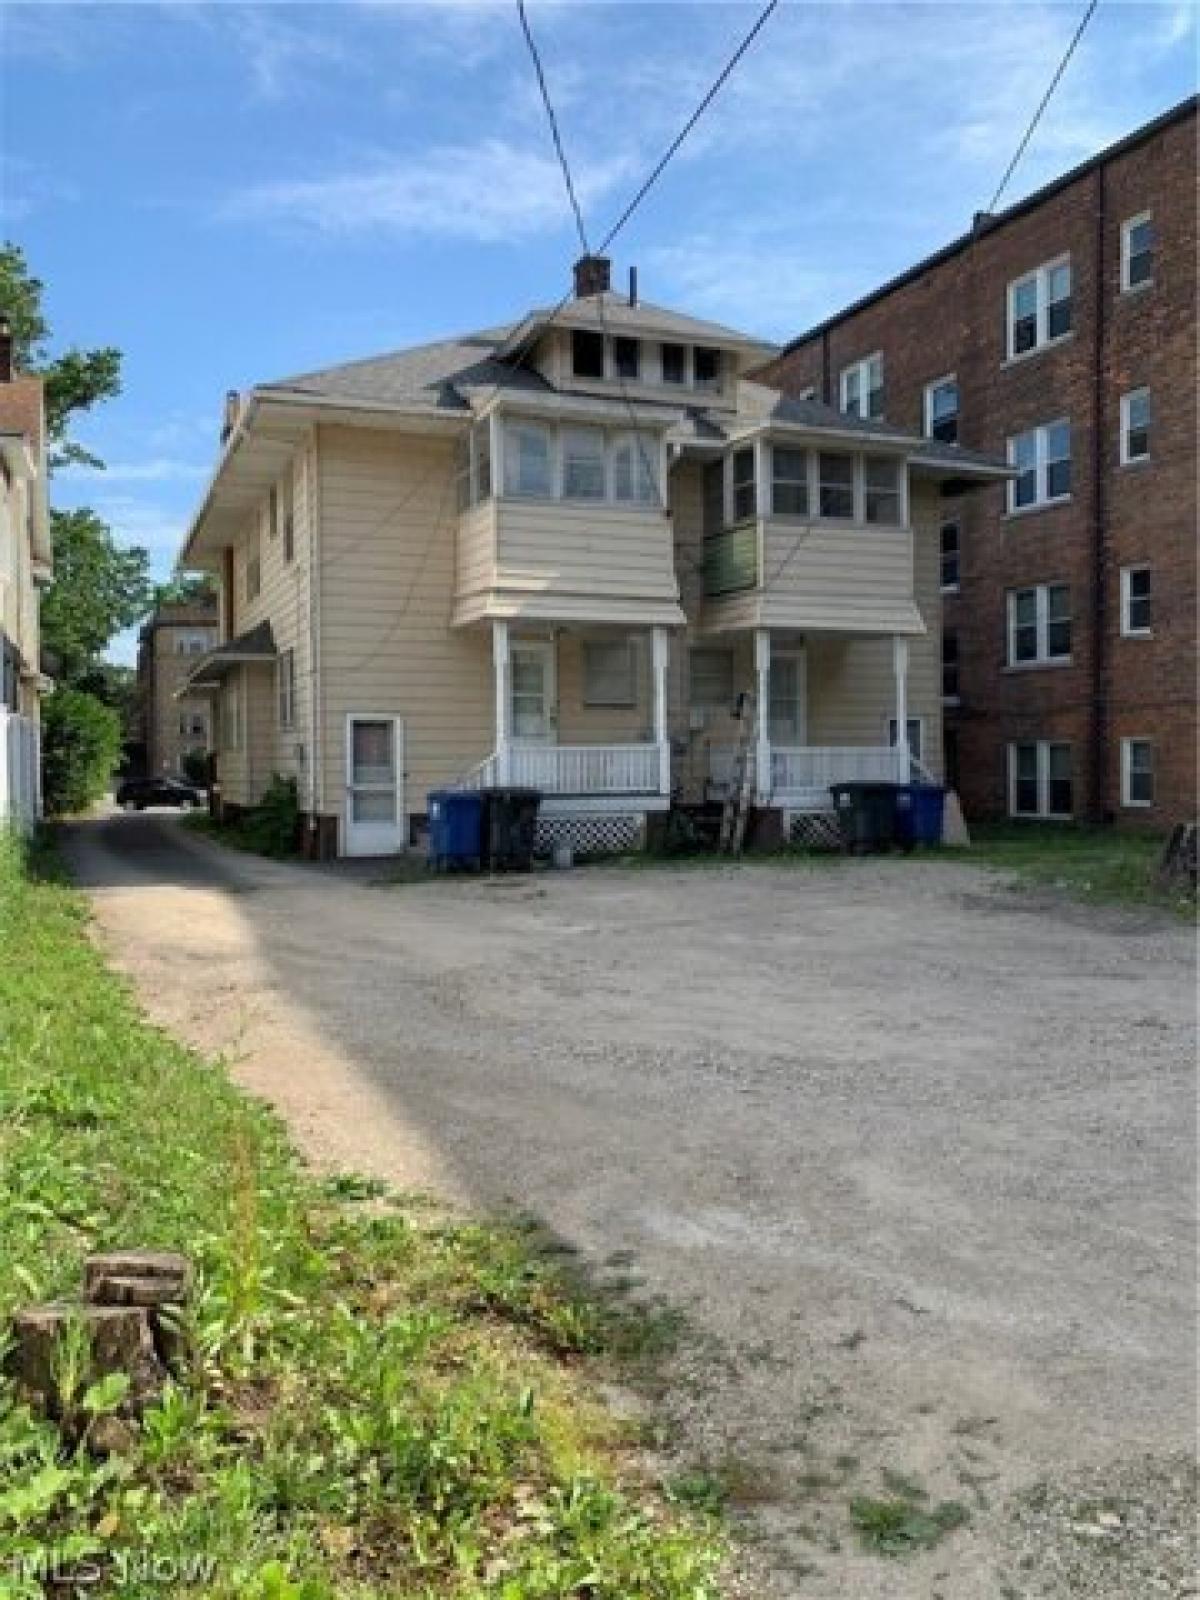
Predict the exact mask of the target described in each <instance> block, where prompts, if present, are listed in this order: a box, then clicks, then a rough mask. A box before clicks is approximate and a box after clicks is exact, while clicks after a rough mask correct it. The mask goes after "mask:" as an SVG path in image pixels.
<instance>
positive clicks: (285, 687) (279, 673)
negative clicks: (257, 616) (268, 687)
mask: <svg viewBox="0 0 1200 1600" xmlns="http://www.w3.org/2000/svg"><path fill="white" fill-rule="evenodd" d="M285 667H290V669H291V670H290V672H288V671H286V670H285ZM275 713H276V716H277V717H278V719H279V726H280V727H281V728H294V727H295V726H296V652H295V650H294V649H293V648H292V647H291V646H289V647H288V648H287V649H286V650H281V651H280V652H279V658H278V661H277V662H276V665H275Z"/></svg>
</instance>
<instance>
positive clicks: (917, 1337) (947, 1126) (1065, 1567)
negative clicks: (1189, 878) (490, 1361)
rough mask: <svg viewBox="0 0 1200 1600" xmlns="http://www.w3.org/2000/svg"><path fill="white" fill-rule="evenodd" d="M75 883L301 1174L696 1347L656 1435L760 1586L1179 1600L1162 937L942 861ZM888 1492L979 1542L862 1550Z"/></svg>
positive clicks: (1177, 1198) (1188, 1555) (150, 840)
mask: <svg viewBox="0 0 1200 1600" xmlns="http://www.w3.org/2000/svg"><path fill="white" fill-rule="evenodd" d="M69 848H70V853H71V856H72V859H73V863H74V866H75V869H76V871H77V873H78V876H79V878H80V880H81V881H82V882H83V883H84V884H85V885H86V886H87V887H88V888H89V889H90V890H91V892H92V894H93V896H94V902H95V905H96V908H97V913H98V917H99V921H100V925H101V928H102V930H103V933H104V935H105V939H106V943H107V945H108V947H109V949H110V950H111V952H112V954H113V956H114V958H115V959H116V961H117V962H118V964H119V965H122V966H123V967H125V968H126V969H127V970H128V971H130V972H131V973H132V975H133V976H134V978H135V980H136V982H137V984H138V986H139V992H140V993H141V996H142V998H143V1000H144V1002H145V1003H146V1004H147V1006H148V1007H149V1009H150V1010H151V1011H152V1013H154V1014H155V1015H156V1016H157V1017H158V1018H159V1019H160V1020H162V1021H164V1022H165V1023H167V1024H168V1025H170V1026H172V1027H174V1028H175V1029H176V1030H177V1031H179V1032H181V1033H183V1034H185V1035H186V1036H188V1037H190V1038H192V1039H193V1040H195V1041H196V1042H198V1043H200V1044H202V1045H205V1046H208V1047H217V1048H222V1049H225V1050H228V1051H229V1052H230V1053H231V1054H232V1055H233V1057H234V1058H235V1061H236V1070H237V1072H238V1075H239V1076H240V1077H241V1078H242V1080H243V1081H245V1082H246V1083H247V1084H249V1085H250V1086H252V1087H254V1088H255V1089H257V1090H258V1091H259V1092H262V1093H265V1094H267V1095H269V1096H270V1097H271V1098H273V1099H274V1100H275V1101H276V1102H277V1103H278V1104H279V1105H280V1107H281V1109H282V1110H283V1111H284V1113H285V1114H286V1115H287V1116H288V1118H289V1120H290V1121H291V1123H292V1125H293V1127H294V1129H295V1130H296V1133H297V1136H298V1137H299V1139H300V1140H301V1142H302V1143H303V1144H305V1145H306V1147H307V1148H308V1149H309V1150H310V1152H311V1153H313V1154H314V1155H315V1156H316V1157H317V1158H318V1159H323V1160H328V1161H332V1162H335V1163H338V1164H340V1165H344V1166H350V1167H354V1168H356V1169H358V1170H374V1171H378V1172H380V1173H382V1174H384V1175H386V1176H389V1177H391V1178H392V1179H394V1180H396V1181H398V1182H399V1183H401V1184H404V1185H410V1186H421V1187H428V1186H433V1187H436V1188H438V1189H440V1190H441V1191H442V1192H444V1193H446V1194H448V1195H450V1196H452V1197H454V1198H455V1199H457V1200H460V1201H463V1202H465V1203H468V1204H471V1205H476V1206H480V1207H485V1208H490V1207H495V1206H503V1205H515V1206H517V1207H519V1208H521V1209H522V1210H524V1211H529V1212H532V1213H534V1214H536V1215H537V1216H538V1217H539V1218H540V1219H542V1220H543V1221H544V1222H545V1223H546V1224H548V1226H549V1227H550V1228H552V1229H553V1230H554V1231H555V1232H556V1233H558V1234H559V1235H561V1236H562V1237H563V1239H564V1240H565V1241H566V1242H567V1243H568V1244H570V1245H571V1246H574V1247H575V1248H577V1249H578V1250H579V1251H580V1253H581V1255H582V1257H583V1259H584V1260H585V1261H586V1262H587V1263H588V1264H589V1265H590V1266H591V1267H593V1268H594V1269H596V1270H597V1271H598V1272H600V1273H601V1274H602V1275H603V1274H605V1273H608V1274H614V1273H620V1274H622V1275H627V1276H632V1277H634V1278H636V1279H638V1280H639V1281H640V1282H641V1283H642V1284H643V1285H644V1287H645V1289H646V1290H647V1291H649V1292H651V1293H653V1294H656V1295H663V1296H665V1297H666V1298H667V1299H668V1300H669V1302H670V1303H671V1304H673V1305H675V1306H677V1307H679V1308H680V1309H682V1310H683V1311H684V1312H685V1313H686V1314H687V1317H688V1319H689V1323H690V1326H691V1330H692V1331H691V1333H690V1335H689V1337H688V1338H687V1339H685V1341H684V1346H683V1351H682V1353H681V1355H680V1356H679V1357H678V1358H677V1359H676V1361H675V1362H674V1364H673V1368H672V1372H671V1375H670V1376H671V1379H672V1381H671V1383H670V1385H669V1388H668V1391H667V1394H666V1397H665V1402H664V1404H665V1410H666V1414H667V1416H668V1417H669V1418H670V1419H671V1421H672V1422H673V1423H674V1424H676V1425H677V1430H678V1436H679V1439H680V1449H681V1450H683V1451H685V1452H686V1453H688V1454H689V1455H690V1456H692V1457H698V1458H701V1459H703V1460H705V1461H706V1462H707V1463H708V1464H709V1466H710V1467H711V1468H712V1469H714V1470H716V1471H718V1472H719V1473H720V1474H721V1475H722V1476H723V1477H724V1479H725V1480H726V1481H727V1482H728V1483H729V1485H730V1486H731V1488H732V1491H733V1494H734V1497H735V1499H736V1501H737V1502H738V1503H739V1504H741V1505H743V1506H745V1507H746V1521H747V1532H748V1534H749V1536H750V1538H751V1540H752V1541H753V1546H754V1549H755V1551H756V1552H758V1554H757V1555H756V1556H755V1557H754V1559H755V1560H759V1559H761V1560H762V1561H763V1562H764V1563H765V1564H766V1566H767V1567H768V1568H769V1569H770V1571H771V1573H772V1578H771V1587H772V1592H778V1593H779V1594H780V1595H799V1596H805V1597H809V1596H811V1597H814V1600H834V1597H837V1600H931V1597H935V1596H942V1597H944V1600H997V1597H1001V1596H1020V1597H1021V1600H1025V1597H1030V1600H1033V1597H1041V1596H1059V1595H1062V1596H1066V1595H1076V1594H1084V1595H1091V1596H1103V1597H1105V1600H1109V1597H1111V1600H1141V1597H1142V1596H1144V1595H1145V1596H1150V1595H1160V1594H1161V1595H1168V1596H1178V1595H1182V1594H1191V1593H1194V1592H1196V1591H1195V1590H1194V1589H1193V1588H1192V1587H1191V1573H1192V1570H1193V1565H1192V1551H1191V1548H1190V1545H1189V1542H1188V1541H1189V1537H1190V1520H1189V1512H1188V1507H1189V1502H1190V1498H1191V1494H1192V1479H1191V1473H1190V1470H1189V1467H1188V1465H1187V1461H1188V1456H1189V1453H1190V1451H1191V1449H1192V1446H1193V1442H1194V1434H1195V1425H1196V1391H1195V1382H1194V1358H1195V1337H1194V1332H1193V1318H1192V1308H1193V1303H1194V1286H1195V1279H1194V1270H1193V1254H1192V1215H1193V1209H1194V1199H1195V1176H1196V1174H1195V1156H1194V1142H1193V1129H1194V1087H1195V1080H1194V1029H1193V1022H1194V1010H1193V1004H1194V1003H1193V983H1194V975H1195V974H1194V965H1193V946H1192V941H1191V938H1190V936H1189V934H1188V933H1187V931H1186V930H1184V929H1182V928H1180V927H1179V926H1177V925H1173V924H1171V923H1168V922H1166V921H1164V920H1163V919H1162V918H1161V916H1160V915H1159V914H1157V913H1148V912H1147V913H1124V912H1107V913H1106V912H1098V911H1096V910H1095V909H1091V908H1089V909H1083V908H1080V907H1075V906H1070V905H1065V904H1059V903H1057V902H1055V901H1053V900H1050V899H1046V898H1037V897H1035V896H1033V895H1031V894H1030V893H1029V892H1028V891H1018V890H1016V889H1014V888H1011V887H1009V886H1008V885H1007V884H1006V883H1005V881H1004V880H1003V879H1002V878H998V877H996V876H994V875H991V874H988V873H985V872H983V871H977V870H975V869H971V868H969V867H964V866H960V865H952V864H939V863H912V862H900V861H896V862H886V861H884V862H872V861H863V862H839V863H836V864H833V865H830V866H821V867H814V868H789V867H778V866H769V865H754V866H746V867H743V868H741V869H720V870H695V869H693V870H685V869H680V870H670V871H669V870H647V871H635V870H592V871H580V872H575V873H570V874H561V875H549V874H547V875H544V876H538V877H537V878H536V879H533V880H519V881H518V880H508V881H504V882H502V883H498V884H496V885H494V886H493V885H490V884H488V883H486V882H485V881H482V880H469V881H461V882H446V881H438V882H433V883H430V884H428V885H418V886H415V887H405V888H395V887H393V888H379V887H373V886H372V885H371V882H370V879H371V877H372V875H373V874H372V872H371V871H370V870H368V871H367V872H363V871H362V870H361V869H360V870H359V871H357V872H354V871H349V870H346V869H318V868H303V867H292V866H281V865H276V864H272V863H268V862H264V861H260V860H257V859H254V858H250V857H243V856H238V855H235V854H233V853H231V852H226V851H222V850H220V849H219V848H218V847H215V846H212V845H209V844H207V843H205V842H203V841H200V840H197V839H195V838H193V837H190V836H185V835H182V834H181V832H180V830H179V829H178V827H177V826H176V824H175V823H174V822H173V821H171V820H166V819H160V818H157V817H154V816H140V817H114V818H110V819H104V820H101V821H97V822H95V823H89V824H83V825H80V826H79V827H78V828H77V829H75V830H74V831H73V834H72V837H71V839H70V845H69ZM905 1484H907V1485H909V1486H910V1489H909V1490H906V1489H905V1487H904V1486H905ZM898 1486H899V1492H900V1493H905V1492H911V1494H912V1495H913V1496H914V1497H915V1498H914V1504H916V1505H918V1506H921V1505H924V1506H927V1507H934V1506H936V1505H937V1504H938V1503H939V1502H942V1501H953V1502H956V1503H961V1504H962V1505H964V1506H965V1507H967V1508H968V1509H969V1510H970V1513H971V1515H970V1521H969V1522H968V1523H967V1524H966V1525H965V1526H964V1527H961V1528H958V1529H956V1530H955V1531H954V1532H952V1533H950V1534H948V1535H947V1536H946V1537H945V1538H944V1539H943V1540H942V1541H941V1542H940V1543H939V1544H937V1546H936V1547H935V1548H933V1549H931V1550H922V1551H918V1552H916V1553H914V1554H911V1555H909V1556H906V1557H904V1558H902V1559H899V1560H897V1559H895V1558H887V1557H882V1556H879V1555H875V1554H871V1553H869V1552H866V1551H864V1550H863V1549H862V1548H861V1546H860V1544H859V1541H858V1540H857V1538H856V1537H855V1534H854V1531H853V1528H852V1526H851V1521H850V1515H849V1505H850V1502H851V1500H852V1499H853V1498H854V1497H855V1496H874V1497H879V1496H884V1497H894V1496H895V1494H896V1493H897V1488H898ZM918 1489H919V1490H920V1491H921V1493H922V1494H924V1495H927V1496H928V1499H927V1500H923V1499H921V1498H920V1497H919V1496H918V1495H917V1490H918ZM754 1586H755V1592H762V1593H765V1592H767V1581H766V1580H765V1579H761V1580H755V1585H754Z"/></svg>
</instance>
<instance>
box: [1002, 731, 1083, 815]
mask: <svg viewBox="0 0 1200 1600" xmlns="http://www.w3.org/2000/svg"><path fill="white" fill-rule="evenodd" d="M1023 744H1031V745H1033V746H1034V747H1035V749H1036V750H1037V791H1038V808H1037V810H1036V811H1018V810H1017V746H1018V745H1023ZM1051 745H1062V746H1065V747H1066V749H1068V750H1070V748H1071V743H1070V740H1068V739H1014V740H1013V741H1012V742H1011V743H1010V744H1009V747H1008V814H1009V816H1010V817H1012V818H1013V819H1014V820H1015V821H1018V822H1025V821H1038V822H1073V821H1074V817H1075V813H1074V812H1073V811H1051V810H1050V747H1051ZM1073 765H1074V763H1073V762H1072V766H1073ZM1074 797H1075V774H1074V771H1073V770H1072V773H1071V798H1072V800H1074Z"/></svg>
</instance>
